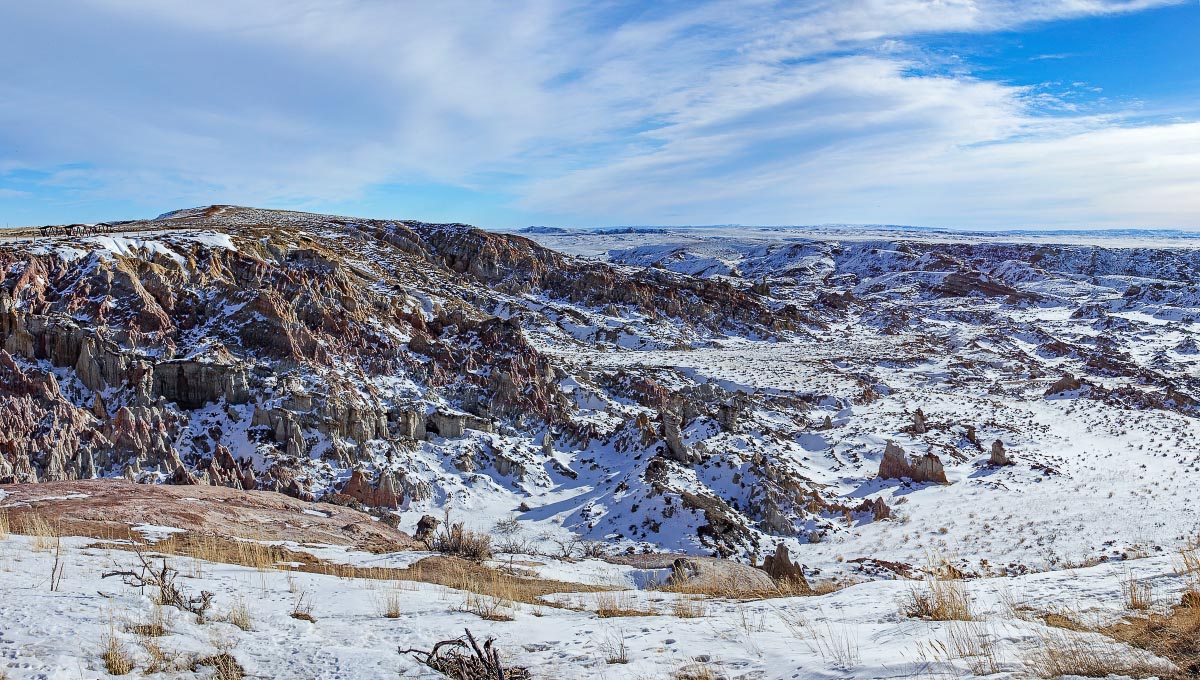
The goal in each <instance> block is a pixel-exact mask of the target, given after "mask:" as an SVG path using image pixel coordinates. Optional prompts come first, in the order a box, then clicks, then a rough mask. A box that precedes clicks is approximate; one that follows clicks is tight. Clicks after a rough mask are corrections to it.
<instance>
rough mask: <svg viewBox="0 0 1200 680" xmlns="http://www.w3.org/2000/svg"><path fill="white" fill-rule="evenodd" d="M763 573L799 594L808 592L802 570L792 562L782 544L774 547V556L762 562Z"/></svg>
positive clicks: (769, 556)
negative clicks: (794, 589)
mask: <svg viewBox="0 0 1200 680" xmlns="http://www.w3.org/2000/svg"><path fill="white" fill-rule="evenodd" d="M762 568H763V571H765V572H767V575H768V576H770V577H771V578H773V579H775V580H776V581H782V582H784V583H788V584H790V585H791V587H793V588H796V589H798V590H800V591H801V592H807V591H810V590H811V588H809V585H808V579H806V578H805V577H804V569H803V568H802V567H801V566H800V565H799V564H798V563H796V562H793V561H792V558H791V556H790V555H789V554H788V548H787V546H786V545H784V544H783V543H780V544H778V545H776V546H775V554H773V555H767V558H766V559H765V560H763V566H762Z"/></svg>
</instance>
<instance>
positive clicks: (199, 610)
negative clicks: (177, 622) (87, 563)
mask: <svg viewBox="0 0 1200 680" xmlns="http://www.w3.org/2000/svg"><path fill="white" fill-rule="evenodd" d="M135 554H136V555H137V557H138V561H139V562H141V567H140V568H139V569H136V570H129V571H110V572H107V573H105V574H101V576H100V578H109V577H112V576H120V577H121V581H122V582H123V583H124V584H125V585H127V586H131V587H134V588H152V589H153V590H155V591H157V592H156V593H155V601H156V602H157V603H158V604H160V605H167V606H170V607H175V608H176V609H180V610H182V611H186V612H191V613H193V614H195V615H196V618H197V620H199V621H200V622H201V623H203V622H204V617H205V614H206V613H207V612H208V608H209V607H211V606H212V598H213V594H212V593H210V592H208V591H207V590H205V591H201V593H200V594H199V595H195V596H192V595H189V594H188V593H187V590H186V589H184V588H183V587H182V586H179V585H176V583H175V579H176V577H178V576H179V572H178V571H176V570H174V569H172V568H171V566H170V565H169V564H168V563H167V561H166V560H165V559H164V560H163V561H162V566H161V567H159V568H157V569H156V568H155V567H154V566H153V565H152V564H151V563H150V560H149V559H147V558H146V556H145V555H143V554H142V551H141V550H136V551H135Z"/></svg>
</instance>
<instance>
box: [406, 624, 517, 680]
mask: <svg viewBox="0 0 1200 680" xmlns="http://www.w3.org/2000/svg"><path fill="white" fill-rule="evenodd" d="M465 631H466V635H465V636H463V637H460V638H455V639H453V640H442V641H441V642H439V643H437V644H435V645H434V646H433V648H432V649H430V650H429V651H428V652H426V651H423V650H420V649H401V650H399V651H400V653H401V654H407V655H411V656H412V657H414V658H415V659H416V660H417V661H419V662H420V663H422V664H424V665H426V666H428V667H429V668H432V669H433V670H435V671H437V672H439V673H441V674H442V675H445V676H446V677H448V678H454V679H455V680H529V677H530V675H529V669H527V668H521V667H519V666H517V667H512V666H510V667H505V666H504V664H503V661H502V660H501V654H500V649H499V648H498V647H497V646H496V645H495V640H494V639H492V638H488V639H487V640H486V641H485V642H484V643H483V646H482V647H481V646H480V645H479V643H477V642H476V641H475V636H474V635H472V634H471V630H470V629H469V628H468V629H465Z"/></svg>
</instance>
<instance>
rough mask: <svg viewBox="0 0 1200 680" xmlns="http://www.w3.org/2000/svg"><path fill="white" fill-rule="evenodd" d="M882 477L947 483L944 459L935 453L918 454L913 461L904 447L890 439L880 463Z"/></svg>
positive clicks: (880, 475)
mask: <svg viewBox="0 0 1200 680" xmlns="http://www.w3.org/2000/svg"><path fill="white" fill-rule="evenodd" d="M878 476H879V478H880V479H904V478H907V479H910V480H912V481H913V482H918V483H921V482H933V483H937V484H946V483H947V480H946V472H945V470H944V469H943V466H942V459H941V458H939V457H938V456H937V455H936V454H934V453H927V454H925V455H923V456H918V457H916V458H914V459H912V460H911V461H910V460H909V457H908V454H907V453H905V451H904V449H902V448H900V447H899V446H897V445H896V444H895V442H892V441H888V443H887V446H886V447H885V448H884V451H883V460H882V461H880V463H879V475H878Z"/></svg>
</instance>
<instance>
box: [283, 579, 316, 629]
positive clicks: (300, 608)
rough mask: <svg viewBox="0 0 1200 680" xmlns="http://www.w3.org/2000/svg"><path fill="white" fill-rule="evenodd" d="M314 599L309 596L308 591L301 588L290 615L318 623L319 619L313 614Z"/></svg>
mask: <svg viewBox="0 0 1200 680" xmlns="http://www.w3.org/2000/svg"><path fill="white" fill-rule="evenodd" d="M312 611H313V604H312V600H311V599H310V598H309V597H308V592H307V591H305V590H304V589H303V588H301V589H300V590H299V591H297V593H296V599H295V601H293V602H292V611H291V613H289V614H288V616H290V617H292V618H293V619H299V620H301V621H308V622H309V623H316V622H317V619H316V617H314V616H313V613H312Z"/></svg>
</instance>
